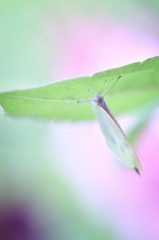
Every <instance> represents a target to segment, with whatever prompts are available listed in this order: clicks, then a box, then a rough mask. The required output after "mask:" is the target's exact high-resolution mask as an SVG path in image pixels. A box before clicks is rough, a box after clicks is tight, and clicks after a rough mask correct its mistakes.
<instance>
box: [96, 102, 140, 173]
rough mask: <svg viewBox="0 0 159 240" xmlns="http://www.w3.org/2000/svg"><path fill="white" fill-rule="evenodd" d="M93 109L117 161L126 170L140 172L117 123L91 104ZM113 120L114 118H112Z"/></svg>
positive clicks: (134, 156)
mask: <svg viewBox="0 0 159 240" xmlns="http://www.w3.org/2000/svg"><path fill="white" fill-rule="evenodd" d="M93 109H94V111H95V113H96V116H97V118H98V121H99V125H100V128H101V130H102V132H103V134H104V136H105V139H106V142H107V145H108V147H109V148H110V150H111V151H112V152H113V153H114V154H115V155H116V156H117V157H118V158H119V160H120V161H121V162H122V163H123V164H124V165H125V166H127V167H128V168H131V169H133V170H136V171H137V172H138V169H140V170H142V167H141V164H140V162H139V160H138V158H137V156H136V154H135V153H134V151H133V150H132V148H131V146H130V144H129V142H128V140H127V138H126V136H125V134H124V133H123V131H122V129H121V128H120V126H119V124H118V123H117V121H116V120H115V121H114V120H113V118H114V116H113V115H112V113H111V115H112V116H113V118H112V117H111V116H110V115H109V114H108V113H107V112H106V111H105V109H103V108H102V107H100V106H98V105H97V104H95V103H93ZM114 119H115V118H114Z"/></svg>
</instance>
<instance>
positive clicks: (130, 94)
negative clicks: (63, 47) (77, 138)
mask: <svg viewBox="0 0 159 240" xmlns="http://www.w3.org/2000/svg"><path fill="white" fill-rule="evenodd" d="M158 65H159V57H156V58H152V59H148V60H146V61H144V62H142V63H140V62H138V63H134V64H130V65H127V66H124V67H121V68H117V69H112V70H108V71H105V72H100V73H96V74H95V75H93V76H92V77H83V78H76V79H72V80H67V81H62V82H57V83H54V84H50V85H47V86H43V87H39V88H35V89H29V90H22V91H13V92H8V93H1V94H0V104H1V105H2V107H3V109H4V111H5V112H6V113H7V114H8V115H11V116H14V117H33V118H38V119H56V120H74V121H76V120H92V119H94V118H95V115H94V113H93V111H92V109H91V107H89V106H87V105H86V104H84V103H78V104H77V103H76V100H77V99H82V100H84V99H90V98H92V97H94V95H95V93H97V92H100V91H101V89H102V88H103V87H104V91H105V90H108V89H109V88H110V87H111V86H112V84H113V83H114V82H115V81H116V79H117V77H118V76H119V75H120V74H122V78H120V79H119V81H118V83H117V84H116V85H115V86H114V88H113V89H112V90H111V92H110V93H109V94H108V95H107V96H106V97H105V100H106V102H107V104H108V107H109V108H110V109H111V111H112V112H113V113H114V114H121V113H124V112H126V111H131V110H134V109H137V108H140V107H143V106H145V105H147V104H149V103H150V102H153V101H155V100H157V99H159V68H158ZM93 92H94V94H93ZM92 95H93V96H92Z"/></svg>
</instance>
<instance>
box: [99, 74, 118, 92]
mask: <svg viewBox="0 0 159 240" xmlns="http://www.w3.org/2000/svg"><path fill="white" fill-rule="evenodd" d="M121 77H122V74H120V75H119V77H118V78H117V80H116V81H115V83H114V84H113V85H112V86H111V88H109V90H108V91H107V92H106V93H105V94H104V96H103V97H105V95H106V94H107V93H108V92H110V90H111V89H112V88H113V87H114V86H115V84H116V83H117V82H118V80H119V78H121Z"/></svg>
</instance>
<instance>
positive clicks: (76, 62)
mask: <svg viewBox="0 0 159 240" xmlns="http://www.w3.org/2000/svg"><path fill="white" fill-rule="evenodd" d="M70 22H71V21H70ZM70 22H69V23H70ZM68 25H69V27H68V29H67V34H66V35H65V41H64V42H63V44H62V48H61V56H60V57H59V62H58V65H57V68H56V70H55V69H54V68H53V69H51V71H52V79H53V78H55V79H57V80H58V79H59V80H60V79H68V78H74V77H79V76H85V75H92V74H94V73H95V72H98V71H103V70H107V69H110V68H114V67H119V66H122V65H125V64H129V63H133V62H136V61H143V60H145V59H147V58H149V57H153V56H156V55H158V54H159V44H158V38H157V37H156V36H155V35H153V34H149V33H142V32H139V31H138V30H137V29H135V28H134V27H132V26H130V25H129V26H128V25H126V24H123V23H115V24H114V23H113V24H112V25H111V26H110V25H107V24H106V22H103V21H102V19H101V20H98V21H95V22H92V21H82V20H79V19H78V20H76V22H75V23H74V22H71V24H68ZM119 107H120V106H119ZM147 114H149V113H147ZM132 119H133V118H131V117H126V115H125V116H123V117H121V118H120V119H119V122H120V124H121V126H122V128H123V129H124V130H126V129H131V127H132V126H133V124H134V122H133V120H132ZM158 123H159V113H158V111H157V110H156V112H154V115H153V117H152V118H151V120H150V122H149V123H148V125H147V127H146V128H145V129H144V131H143V132H142V134H141V135H140V136H138V138H137V139H136V143H135V146H134V149H135V152H136V154H137V156H138V157H139V159H140V162H141V164H142V166H143V170H144V173H141V177H139V176H138V175H137V174H135V173H134V172H133V171H131V170H129V169H126V168H125V167H123V166H122V165H121V164H120V163H118V162H117V161H116V159H115V157H114V156H113V155H112V153H111V152H110V151H109V150H108V148H107V146H106V144H105V139H104V137H103V136H102V133H101V132H100V129H99V126H98V123H97V122H93V123H90V122H88V123H84V122H83V123H60V124H56V127H53V139H56V141H55V142H54V141H53V140H52V141H53V144H56V149H57V152H58V154H59V156H60V159H61V161H60V162H59V164H60V166H61V169H63V171H64V175H65V174H66V176H67V178H68V179H69V181H70V184H71V185H72V187H73V189H74V193H75V194H76V195H77V196H78V197H79V198H80V200H81V201H82V202H84V204H85V205H86V207H87V208H88V209H89V210H90V212H91V214H93V215H94V217H96V218H99V220H101V219H102V220H103V219H104V221H107V220H108V219H109V221H110V222H111V223H112V225H113V226H114V227H115V228H116V231H117V232H118V231H119V232H120V235H123V236H124V237H126V239H132V240H134V239H136V240H141V239H142V240H149V239H156V240H157V239H158V238H159V177H158V171H159V154H158V146H159V124H158ZM50 137H51V136H50ZM51 138H52V137H51Z"/></svg>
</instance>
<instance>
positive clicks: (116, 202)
mask: <svg viewBox="0 0 159 240" xmlns="http://www.w3.org/2000/svg"><path fill="white" fill-rule="evenodd" d="M158 22H159V2H158V1H157V0H151V1H150V0H147V1H143V0H139V1H132V0H129V1H126V0H121V1H115V0H113V1H110V0H107V1H102V0H99V1H93V2H92V1H71V0H68V1H48V0H45V1H44V0H39V1H37V0H32V1H31V0H28V1H20V0H14V1H10V0H9V1H4V0H2V1H1V3H0V90H1V92H4V91H10V90H15V89H27V88H31V87H35V86H40V85H43V84H48V83H52V82H54V81H60V80H65V79H70V78H75V77H80V76H81V77H82V76H91V75H93V74H94V73H96V72H99V71H104V70H107V69H111V68H115V67H120V66H122V65H125V64H129V63H133V62H137V61H143V60H145V59H147V58H150V57H154V56H157V55H159V24H158ZM119 107H120V106H119ZM148 110H149V111H148V112H146V113H145V111H144V114H146V115H148V116H150V118H149V121H146V124H145V121H143V122H144V127H143V125H142V126H141V128H140V129H139V128H138V132H137V133H138V134H135V141H133V142H132V143H133V146H134V149H135V151H136V153H137V155H138V157H139V159H140V161H141V164H142V166H143V169H144V173H142V174H141V175H142V176H141V177H138V176H137V175H136V174H135V173H134V172H132V171H131V170H128V169H126V168H124V167H123V166H121V165H120V164H119V163H118V162H117V161H116V159H114V157H113V155H112V153H111V152H110V151H109V150H108V149H107V147H106V145H105V140H104V137H103V136H102V134H101V132H100V129H99V127H98V123H97V122H78V123H75V122H74V123H72V122H69V121H68V122H59V123H58V122H54V121H42V120H34V119H31V118H25V119H24V118H19V119H14V118H12V117H6V116H4V114H3V109H1V111H0V115H1V117H0V239H1V240H6V239H9V240H12V239H24V240H32V239H34V240H36V239H37V240H44V239H45V240H56V239H58V240H61V239H62V240H63V239H65V240H66V239H69V240H70V239H76V240H78V239H79V240H81V239H82V240H89V239H91V240H92V239H94V240H106V239H111V240H112V239H115V240H119V239H123V240H124V239H127V240H134V239H137V240H141V239H142V240H149V239H155V240H157V239H159V175H158V171H159V170H158V169H159V154H158V146H159V124H158V123H159V110H158V109H157V108H155V109H154V108H153V109H151V108H148ZM144 116H145V115H144ZM118 120H119V122H120V124H121V126H122V128H123V129H124V131H125V132H126V133H127V134H128V136H129V134H130V133H132V132H133V129H135V126H136V124H137V123H138V116H137V114H135V113H134V114H133V113H131V114H130V113H125V115H124V116H119V117H118ZM130 130H131V131H130Z"/></svg>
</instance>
